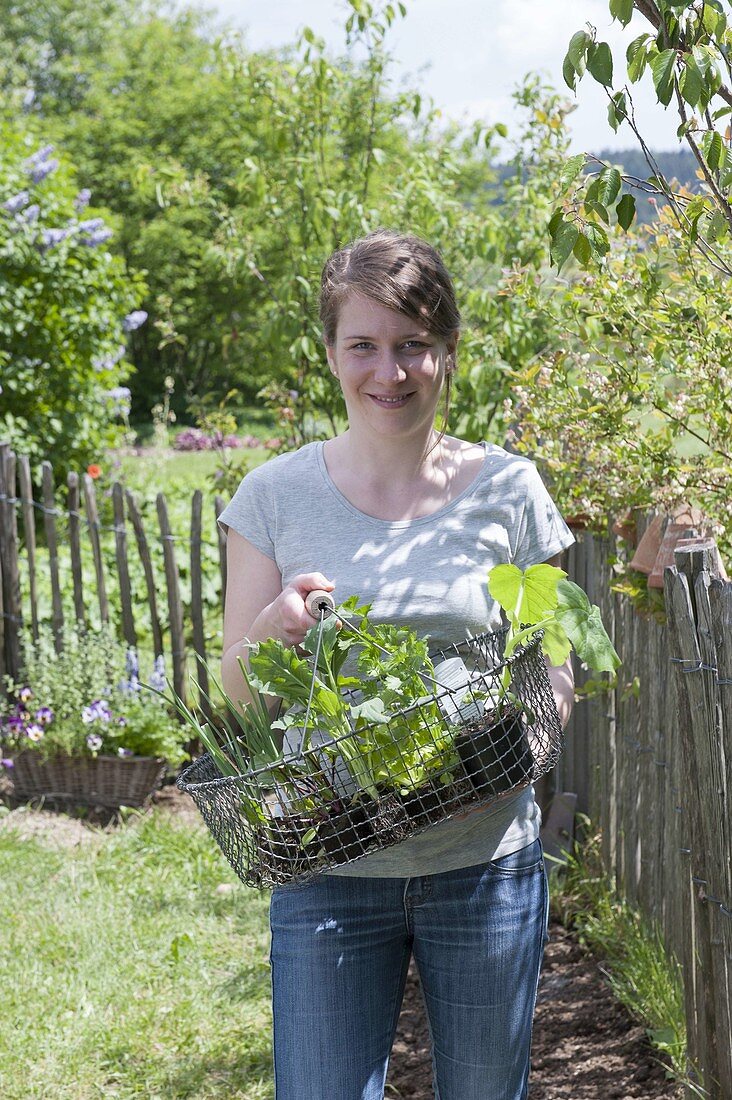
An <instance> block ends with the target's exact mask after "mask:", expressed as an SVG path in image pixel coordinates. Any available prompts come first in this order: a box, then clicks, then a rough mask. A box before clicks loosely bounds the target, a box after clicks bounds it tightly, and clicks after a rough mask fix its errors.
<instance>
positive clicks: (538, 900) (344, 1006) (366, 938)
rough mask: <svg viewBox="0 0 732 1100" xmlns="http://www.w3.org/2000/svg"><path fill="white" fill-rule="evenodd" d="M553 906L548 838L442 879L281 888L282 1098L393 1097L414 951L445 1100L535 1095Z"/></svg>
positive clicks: (335, 881) (277, 1045)
mask: <svg viewBox="0 0 732 1100" xmlns="http://www.w3.org/2000/svg"><path fill="white" fill-rule="evenodd" d="M547 910H548V891H547V885H546V876H545V874H544V862H543V857H542V850H541V843H540V841H538V840H537V841H535V842H534V843H533V844H530V845H529V846H528V847H526V848H523V849H522V850H521V851H519V852H514V853H513V854H512V855H508V856H504V857H503V858H501V859H497V860H494V861H493V862H491V863H488V864H481V865H480V866H478V867H466V868H462V869H461V870H459V871H448V872H446V873H445V874H440V875H426V876H423V877H420V878H408V879H404V878H345V877H341V878H339V877H338V876H336V875H322V876H321V877H319V878H317V879H315V880H314V881H313V882H311V883H308V884H307V885H305V886H292V887H283V888H280V889H278V890H275V891H274V893H273V895H272V904H271V909H270V923H271V928H272V951H271V956H270V961H271V964H272V991H273V1007H274V1059H275V1084H276V1098H277V1100H381V1098H382V1097H383V1095H384V1081H385V1079H386V1069H387V1064H388V1061H389V1053H390V1051H391V1045H392V1041H393V1039H394V1032H395V1030H396V1026H397V1021H398V1018H399V1010H400V1007H401V1002H402V996H403V993H404V983H405V979H406V975H407V968H408V965H409V958H410V955H411V954H412V953H413V954H414V958H415V961H416V964H417V967H418V968H419V975H420V979H421V982H422V988H423V991H424V997H425V1003H426V1008H427V1015H428V1019H429V1025H430V1032H431V1036H432V1047H433V1069H434V1081H435V1095H436V1097H437V1098H438V1100H525V1097H526V1096H527V1095H528V1077H529V1057H530V1047H531V1026H532V1020H533V1015H534V1006H535V1003H536V987H537V983H538V980H539V970H540V967H541V959H542V955H543V950H544V942H545V939H546V926H547Z"/></svg>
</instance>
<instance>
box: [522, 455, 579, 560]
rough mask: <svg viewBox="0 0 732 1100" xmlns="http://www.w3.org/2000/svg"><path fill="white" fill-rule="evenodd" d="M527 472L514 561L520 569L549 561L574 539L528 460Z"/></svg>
mask: <svg viewBox="0 0 732 1100" xmlns="http://www.w3.org/2000/svg"><path fill="white" fill-rule="evenodd" d="M525 476H526V495H525V498H524V509H523V514H522V515H521V518H520V520H519V528H518V537H517V539H516V549H515V553H514V564H515V565H517V566H518V567H519V569H528V567H529V566H530V565H538V564H539V563H540V562H543V561H547V559H548V558H552V557H554V555H555V554H559V553H560V552H561V551H562V550H566V549H567V547H568V546H571V545H572V543H573V542H574V535H573V534H572V532H571V531H570V529H569V527H567V524H566V523H565V522H564V520H563V519H562V517H561V515H560V512H559V509H558V508H557V506H556V504H555V503H554V501H553V500H552V498H551V497H550V496H549V493H548V492H547V489H546V486H545V485H544V482H543V481H542V480H541V477H540V475H539V471H538V470H537V468H536V466H534V464H533V463H531V462H528V463H527V464H526V475H525Z"/></svg>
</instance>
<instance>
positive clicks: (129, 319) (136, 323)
mask: <svg viewBox="0 0 732 1100" xmlns="http://www.w3.org/2000/svg"><path fill="white" fill-rule="evenodd" d="M145 321H147V313H146V312H145V310H144V309H133V311H132V313H128V314H127V316H126V317H125V318H124V320H123V321H122V328H123V329H124V330H125V332H134V331H135V329H138V328H140V326H141V325H144V324H145Z"/></svg>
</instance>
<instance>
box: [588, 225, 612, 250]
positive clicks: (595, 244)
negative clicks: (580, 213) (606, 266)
mask: <svg viewBox="0 0 732 1100" xmlns="http://www.w3.org/2000/svg"><path fill="white" fill-rule="evenodd" d="M585 234H586V236H587V239H588V241H589V242H590V245H591V246H592V251H593V252H594V253H595V255H596V256H597V257H598V258H601V257H602V256H605V255H607V253H608V252H609V251H610V241H609V240H608V236H607V233H606V232H605V230H604V229H603V228H602V226H601V225H593V224H592V223H589V224H588V225H586V226H585Z"/></svg>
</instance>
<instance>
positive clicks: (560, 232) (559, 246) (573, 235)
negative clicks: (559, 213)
mask: <svg viewBox="0 0 732 1100" xmlns="http://www.w3.org/2000/svg"><path fill="white" fill-rule="evenodd" d="M578 237H579V230H578V228H577V226H576V225H574V224H573V223H572V222H567V221H565V220H564V218H562V219H561V221H560V222H559V225H558V226H557V228H556V230H555V232H554V233H552V236H551V240H550V244H549V251H550V253H551V258H552V263H555V264H556V265H557V271H561V270H562V267H563V266H564V264H565V263H566V261H567V259H568V258H569V256H570V255H571V254H572V249H573V248H574V246H575V243H576V241H577V238H578Z"/></svg>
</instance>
